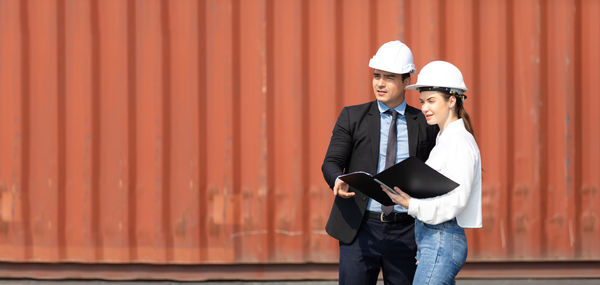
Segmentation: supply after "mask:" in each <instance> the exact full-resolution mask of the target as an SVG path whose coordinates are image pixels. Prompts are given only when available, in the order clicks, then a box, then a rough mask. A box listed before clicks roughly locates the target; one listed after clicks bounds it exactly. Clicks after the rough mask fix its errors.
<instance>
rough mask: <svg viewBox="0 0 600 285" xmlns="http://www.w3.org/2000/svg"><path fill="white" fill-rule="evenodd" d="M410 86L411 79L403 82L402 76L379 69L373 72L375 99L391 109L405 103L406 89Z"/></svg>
mask: <svg viewBox="0 0 600 285" xmlns="http://www.w3.org/2000/svg"><path fill="white" fill-rule="evenodd" d="M409 84H410V77H409V78H406V79H405V80H404V81H403V80H402V75H400V74H396V73H391V72H387V71H383V70H379V69H375V70H374V71H373V92H374V93H375V98H376V99H377V101H380V102H382V103H384V104H385V105H387V106H388V107H390V108H395V107H397V106H398V105H400V104H402V101H404V88H405V87H406V86H407V85H409Z"/></svg>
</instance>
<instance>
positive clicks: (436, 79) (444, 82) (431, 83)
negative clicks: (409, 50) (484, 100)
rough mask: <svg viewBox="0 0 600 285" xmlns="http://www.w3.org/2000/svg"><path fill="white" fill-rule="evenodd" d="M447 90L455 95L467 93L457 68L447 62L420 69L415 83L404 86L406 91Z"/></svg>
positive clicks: (439, 61)
mask: <svg viewBox="0 0 600 285" xmlns="http://www.w3.org/2000/svg"><path fill="white" fill-rule="evenodd" d="M425 87H430V88H447V89H449V90H452V91H456V92H457V93H461V94H462V93H464V92H467V90H468V89H467V86H466V85H465V81H464V80H463V76H462V73H461V72H460V70H459V69H458V67H456V66H454V65H453V64H452V63H449V62H447V61H441V60H436V61H432V62H430V63H428V64H426V65H425V66H423V69H421V72H419V75H418V77H417V83H416V84H413V85H408V86H406V89H413V90H419V89H421V88H425Z"/></svg>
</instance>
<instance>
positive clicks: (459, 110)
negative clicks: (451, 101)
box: [456, 97, 475, 136]
mask: <svg viewBox="0 0 600 285" xmlns="http://www.w3.org/2000/svg"><path fill="white" fill-rule="evenodd" d="M456 114H457V115H458V118H459V119H463V122H464V123H465V129H467V131H469V133H471V134H472V135H473V136H475V133H474V132H473V125H472V124H471V118H470V117H469V113H467V110H465V107H464V105H463V100H462V99H461V98H458V97H456Z"/></svg>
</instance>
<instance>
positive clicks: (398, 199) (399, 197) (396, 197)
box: [381, 185, 410, 209]
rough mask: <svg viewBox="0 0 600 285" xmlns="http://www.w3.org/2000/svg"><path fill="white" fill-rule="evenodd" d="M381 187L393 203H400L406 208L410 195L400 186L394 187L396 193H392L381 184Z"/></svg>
mask: <svg viewBox="0 0 600 285" xmlns="http://www.w3.org/2000/svg"><path fill="white" fill-rule="evenodd" d="M381 189H382V190H383V192H385V194H387V195H388V196H389V197H390V199H392V202H394V204H397V205H400V206H402V207H404V208H406V209H408V205H409V204H410V196H408V194H406V193H404V192H402V190H400V188H398V187H394V191H396V193H398V194H394V193H392V192H391V191H390V190H387V189H386V188H385V187H383V185H382V186H381Z"/></svg>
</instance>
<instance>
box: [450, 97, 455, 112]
mask: <svg viewBox="0 0 600 285" xmlns="http://www.w3.org/2000/svg"><path fill="white" fill-rule="evenodd" d="M448 103H450V108H452V109H454V107H456V96H450V99H449V100H448Z"/></svg>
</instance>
